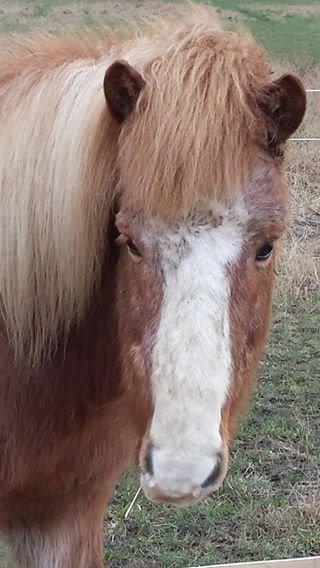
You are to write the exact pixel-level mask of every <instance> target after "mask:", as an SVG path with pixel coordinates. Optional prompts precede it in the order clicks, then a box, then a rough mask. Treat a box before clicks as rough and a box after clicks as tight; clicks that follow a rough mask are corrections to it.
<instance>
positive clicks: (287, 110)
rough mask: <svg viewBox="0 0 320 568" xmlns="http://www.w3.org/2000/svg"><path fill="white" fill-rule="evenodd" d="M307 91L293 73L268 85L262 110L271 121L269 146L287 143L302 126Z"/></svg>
mask: <svg viewBox="0 0 320 568" xmlns="http://www.w3.org/2000/svg"><path fill="white" fill-rule="evenodd" d="M306 103H307V98H306V91H305V89H304V86H303V84H302V83H301V81H300V79H298V77H296V76H295V75H291V73H286V74H284V75H282V76H281V77H280V78H279V79H277V80H276V81H274V82H273V83H270V84H269V85H267V87H266V89H265V91H264V96H263V101H262V108H263V111H264V112H265V113H266V114H267V116H268V119H269V121H270V126H271V131H270V132H269V134H268V144H269V146H271V147H273V148H274V147H276V146H279V145H280V144H282V143H283V142H285V141H286V140H287V139H288V138H289V137H290V136H291V135H292V134H293V133H294V132H295V131H296V130H297V128H298V127H299V126H300V124H301V122H302V119H303V117H304V113H305V110H306Z"/></svg>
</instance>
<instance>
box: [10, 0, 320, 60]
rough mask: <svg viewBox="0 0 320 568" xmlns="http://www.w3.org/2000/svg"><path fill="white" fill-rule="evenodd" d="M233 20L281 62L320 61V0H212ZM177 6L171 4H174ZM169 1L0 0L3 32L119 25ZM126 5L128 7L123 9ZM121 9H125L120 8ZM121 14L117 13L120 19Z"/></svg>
mask: <svg viewBox="0 0 320 568" xmlns="http://www.w3.org/2000/svg"><path fill="white" fill-rule="evenodd" d="M176 1H177V0H176ZM211 2H212V4H214V5H215V6H217V8H218V9H221V10H222V14H223V16H224V17H225V18H226V19H227V20H229V21H230V23H231V24H233V23H237V24H238V23H240V24H241V25H245V26H248V27H249V28H250V29H251V30H252V32H253V34H254V35H255V37H256V38H257V40H258V41H259V42H261V43H262V44H263V45H264V46H265V47H266V49H267V50H268V51H269V53H270V54H271V56H272V57H275V58H276V59H278V60H282V61H290V62H293V61H294V62H296V63H298V62H299V63H300V64H304V62H305V61H314V62H317V61H319V59H320V34H319V33H318V32H319V28H320V6H319V2H318V0H308V2H301V1H299V0H282V1H279V2H278V1H276V0H266V1H264V0H256V1H253V2H252V1H251V0H240V2H239V1H238V0H211ZM170 3H171V4H172V3H173V2H172V0H171V2H169V4H170ZM165 4H166V2H165V0H162V1H159V2H155V1H153V0H151V1H145V2H142V1H137V0H136V1H134V0H128V1H125V2H121V3H119V2H113V1H111V0H109V1H104V0H91V1H88V2H82V1H79V0H78V1H77V0H25V1H24V2H20V1H19V0H0V8H1V11H2V13H1V20H0V32H1V31H2V32H4V31H28V30H29V29H31V28H34V27H40V28H41V27H48V26H49V27H50V28H51V27H53V28H54V27H56V26H57V25H59V23H60V22H61V21H62V22H63V23H64V24H70V25H72V26H74V25H75V24H76V25H89V26H98V25H100V24H101V23H109V24H110V22H111V23H114V22H115V21H117V15H118V14H119V13H120V12H122V13H123V12H125V13H127V14H129V15H130V16H131V15H132V16H134V15H135V14H136V13H139V12H140V11H141V9H143V8H144V7H145V6H147V7H148V9H149V10H150V11H159V9H160V8H161V6H162V7H163V6H165ZM167 4H168V2H167ZM121 5H122V6H123V9H121ZM119 8H120V9H119ZM115 16H116V17H115Z"/></svg>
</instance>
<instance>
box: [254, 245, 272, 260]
mask: <svg viewBox="0 0 320 568" xmlns="http://www.w3.org/2000/svg"><path fill="white" fill-rule="evenodd" d="M272 251H273V243H265V244H264V245H263V247H261V249H259V250H258V252H257V255H256V260H258V261H259V262H262V261H264V260H267V259H268V258H269V257H270V256H271V254H272Z"/></svg>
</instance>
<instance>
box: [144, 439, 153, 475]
mask: <svg viewBox="0 0 320 568" xmlns="http://www.w3.org/2000/svg"><path fill="white" fill-rule="evenodd" d="M152 447H153V446H152V444H149V445H148V447H147V451H146V455H145V466H146V473H149V474H150V475H153V460H152Z"/></svg>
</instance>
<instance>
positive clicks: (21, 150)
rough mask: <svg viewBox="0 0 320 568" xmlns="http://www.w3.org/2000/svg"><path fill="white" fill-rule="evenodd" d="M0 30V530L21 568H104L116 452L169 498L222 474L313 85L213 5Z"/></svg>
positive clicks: (213, 486)
mask: <svg viewBox="0 0 320 568" xmlns="http://www.w3.org/2000/svg"><path fill="white" fill-rule="evenodd" d="M109 36H110V34H109ZM2 43H3V45H2V49H1V55H0V124H1V129H0V211H1V213H0V215H1V222H0V267H1V270H0V306H1V334H0V530H1V532H2V533H3V535H4V536H5V538H6V539H7V541H8V543H9V545H10V549H11V551H12V555H13V558H14V561H15V563H16V565H18V566H21V567H23V568H44V567H45V568H89V567H90V568H101V567H102V566H103V547H102V521H103V516H104V512H105V506H106V503H107V501H108V499H110V497H111V495H112V491H113V489H114V486H115V484H116V482H117V479H118V477H119V475H120V474H121V472H123V471H124V470H125V469H126V468H127V467H128V464H130V463H137V462H138V463H139V464H140V469H141V482H142V486H143V490H144V492H145V494H146V495H147V497H148V498H149V499H151V500H154V501H164V502H169V503H173V504H175V505H177V506H186V505H189V504H191V503H194V502H196V501H197V500H199V499H202V498H203V497H205V496H207V495H208V494H209V493H211V492H212V491H215V490H217V489H218V488H219V487H220V485H221V484H222V481H223V479H224V477H225V475H226V472H227V463H228V446H229V443H230V440H231V439H232V436H233V434H234V431H235V425H236V422H237V417H238V415H239V412H240V409H241V408H242V407H243V404H244V401H245V400H246V399H247V395H248V393H249V391H250V385H251V383H252V380H253V377H254V376H255V375H256V372H257V368H258V363H259V361H260V359H261V355H262V351H263V348H264V345H265V341H266V336H267V331H268V327H269V320H270V302H271V297H272V288H273V281H274V272H275V262H276V257H277V254H278V250H279V248H280V243H281V238H282V236H283V234H284V232H285V228H286V223H287V217H288V209H289V206H288V190H287V187H286V185H285V181H284V171H285V160H284V150H285V142H286V140H287V139H288V138H289V137H290V135H291V134H292V133H293V132H294V131H295V130H296V129H297V128H298V126H299V124H300V123H301V121H302V118H303V115H304V112H305V106H306V96H305V91H304V88H303V86H302V84H301V82H300V80H299V79H298V78H297V77H295V76H294V75H292V74H290V73H286V74H284V75H282V76H281V77H280V78H277V79H276V78H274V77H272V74H271V71H270V68H269V64H268V62H267V58H266V55H265V53H264V51H263V50H262V48H261V47H259V46H258V45H257V44H256V43H255V41H254V39H253V38H252V36H251V35H250V34H249V33H247V32H238V31H230V30H229V31H228V30H225V29H223V28H222V27H221V25H220V23H219V22H218V21H217V19H216V16H215V14H214V12H213V11H212V9H210V8H209V7H200V6H193V7H192V6H191V7H188V8H185V9H184V11H183V15H181V14H179V15H178V16H176V15H175V16H171V15H170V16H167V17H165V18H162V19H161V20H159V21H158V20H157V21H153V22H151V23H150V25H149V26H148V25H147V24H146V25H145V28H144V33H142V34H140V35H139V34H138V35H136V34H133V35H130V34H129V35H128V37H122V39H119V38H117V36H116V35H113V36H112V37H108V35H107V36H105V37H102V36H101V35H99V34H97V35H96V36H94V35H92V34H88V35H84V36H80V35H79V36H76V35H70V36H68V37H62V36H60V37H58V36H57V37H55V36H53V35H50V34H49V35H42V36H35V37H33V38H31V39H26V38H19V37H17V38H13V39H11V40H5V41H3V40H2Z"/></svg>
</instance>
